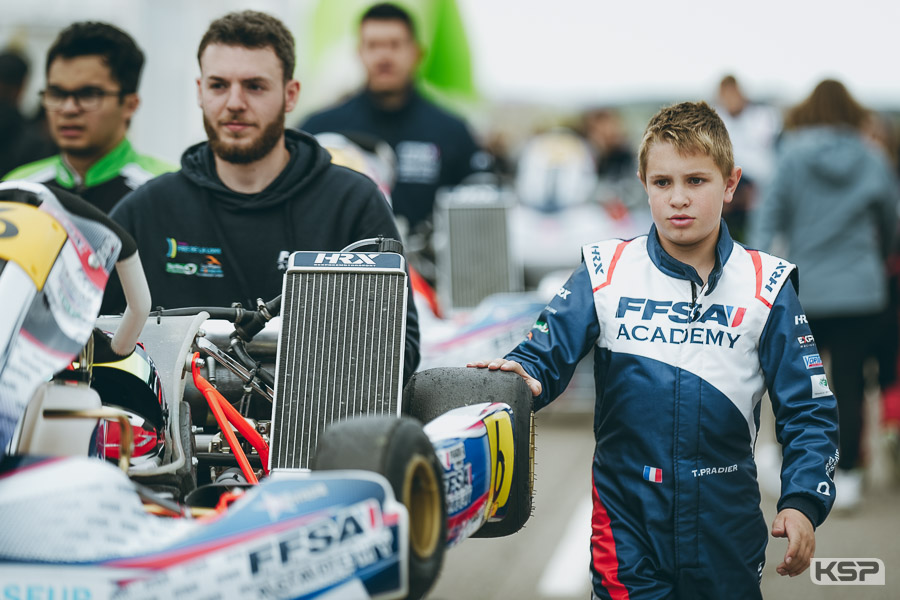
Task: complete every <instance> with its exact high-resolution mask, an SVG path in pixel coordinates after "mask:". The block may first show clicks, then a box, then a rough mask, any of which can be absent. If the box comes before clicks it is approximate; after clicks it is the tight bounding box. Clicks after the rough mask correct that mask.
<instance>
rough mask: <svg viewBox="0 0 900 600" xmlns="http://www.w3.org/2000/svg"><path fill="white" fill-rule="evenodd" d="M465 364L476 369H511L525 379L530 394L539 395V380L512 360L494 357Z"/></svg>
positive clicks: (540, 388)
mask: <svg viewBox="0 0 900 600" xmlns="http://www.w3.org/2000/svg"><path fill="white" fill-rule="evenodd" d="M466 366H467V367H474V368H476V369H489V370H491V371H511V372H513V373H516V374H518V375H519V376H520V377H521V378H522V379H524V380H525V383H526V384H527V385H528V389H530V390H531V395H532V396H540V395H541V390H542V389H543V388H542V387H541V382H540V381H538V380H537V379H535V378H534V377H532V376H531V375H529V374H528V373H526V372H525V369H524V367H522V365H520V364H519V363H517V362H516V361H514V360H506V359H505V358H494V359H491V360H479V361H476V362H470V363H467V364H466Z"/></svg>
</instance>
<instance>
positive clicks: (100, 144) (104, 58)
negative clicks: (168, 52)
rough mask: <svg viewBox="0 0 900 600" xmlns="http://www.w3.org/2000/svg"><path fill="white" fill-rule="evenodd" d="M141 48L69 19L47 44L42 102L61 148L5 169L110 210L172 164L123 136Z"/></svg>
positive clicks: (108, 29) (133, 103)
mask: <svg viewBox="0 0 900 600" xmlns="http://www.w3.org/2000/svg"><path fill="white" fill-rule="evenodd" d="M143 66H144V54H143V52H141V50H140V48H138V47H137V45H136V44H135V43H134V40H133V39H132V38H131V36H129V35H128V34H127V33H125V32H124V31H122V30H121V29H118V28H116V27H113V26H112V25H108V24H106V23H96V22H80V23H74V24H72V25H70V26H69V27H67V28H66V29H64V30H63V31H62V32H60V34H59V36H58V37H57V38H56V40H55V41H54V42H53V45H52V46H51V47H50V50H49V51H48V52H47V67H46V77H47V87H46V89H44V90H43V91H42V92H41V104H42V105H43V107H44V110H45V111H46V114H47V125H48V127H49V130H50V135H51V137H52V138H53V141H54V142H55V143H56V145H57V146H58V147H59V150H60V153H59V154H57V155H55V156H51V157H50V158H45V159H43V160H39V161H36V162H33V163H29V164H27V165H23V166H21V167H19V168H17V169H14V170H13V171H12V172H10V173H8V174H7V175H6V177H5V179H24V180H28V181H36V182H38V183H45V184H50V185H55V186H57V187H60V188H63V189H66V190H69V191H71V192H74V193H76V194H78V195H79V196H81V197H82V198H84V199H85V200H87V201H88V202H90V203H91V204H93V205H94V206H96V207H97V208H99V209H100V210H102V211H103V212H109V211H110V210H111V209H112V208H113V206H115V205H116V203H117V202H118V201H119V200H120V199H121V198H122V197H123V196H124V195H125V194H127V193H128V192H130V191H132V190H134V189H136V188H137V187H138V186H140V185H142V184H144V183H145V182H146V181H148V180H149V179H152V178H153V177H155V176H156V175H159V174H160V173H164V172H167V171H172V170H174V169H175V167H174V166H173V165H169V164H168V163H165V162H162V161H160V160H157V159H155V158H151V157H149V156H144V155H141V154H138V153H137V152H135V150H134V148H133V147H132V146H131V143H130V142H129V141H128V138H126V137H125V136H126V134H127V133H128V126H129V125H130V124H131V119H132V117H133V116H134V114H135V111H136V110H137V108H138V105H139V104H140V98H139V97H138V94H137V89H138V83H139V82H140V78H141V70H142V69H143Z"/></svg>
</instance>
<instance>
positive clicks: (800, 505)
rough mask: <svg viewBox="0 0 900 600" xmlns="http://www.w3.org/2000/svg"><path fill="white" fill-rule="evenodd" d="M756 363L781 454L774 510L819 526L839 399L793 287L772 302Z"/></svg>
mask: <svg viewBox="0 0 900 600" xmlns="http://www.w3.org/2000/svg"><path fill="white" fill-rule="evenodd" d="M760 363H761V365H762V368H763V372H764V373H765V378H766V386H767V388H768V390H769V398H770V399H771V401H772V409H773V410H774V413H775V436H776V438H777V439H778V442H779V443H780V444H781V446H782V452H783V462H782V468H781V499H780V500H779V501H778V510H781V509H783V508H796V509H797V510H800V511H801V512H803V513H804V514H805V515H806V516H807V517H809V519H810V521H812V523H813V525H814V526H818V525H820V524H821V523H822V521H824V520H825V517H826V516H827V515H828V512H829V511H830V510H831V506H832V504H833V503H834V494H835V490H834V482H833V481H832V475H833V474H834V468H835V466H836V465H837V459H838V421H837V402H836V400H835V398H834V395H832V393H831V391H830V390H829V388H828V382H827V380H826V378H825V369H824V368H823V366H822V361H821V360H820V358H819V354H818V350H817V349H816V347H815V343H814V340H813V337H812V333H811V331H810V328H809V325H808V324H807V323H806V316H805V315H804V313H803V308H802V307H801V306H800V301H799V300H798V299H797V293H796V291H795V290H794V287H793V286H792V285H785V286H784V287H782V289H781V291H780V292H779V293H778V296H777V298H776V299H775V302H774V304H773V306H772V310H771V312H770V314H769V320H768V322H767V323H766V326H765V329H764V330H763V334H762V336H761V338H760Z"/></svg>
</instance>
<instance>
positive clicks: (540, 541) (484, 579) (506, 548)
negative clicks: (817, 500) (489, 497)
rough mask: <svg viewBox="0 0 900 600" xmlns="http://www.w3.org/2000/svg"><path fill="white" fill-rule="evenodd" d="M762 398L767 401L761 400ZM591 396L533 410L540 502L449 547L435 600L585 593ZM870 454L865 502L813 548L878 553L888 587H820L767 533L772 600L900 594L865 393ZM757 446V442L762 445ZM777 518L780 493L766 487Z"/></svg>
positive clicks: (827, 529) (897, 494)
mask: <svg viewBox="0 0 900 600" xmlns="http://www.w3.org/2000/svg"><path fill="white" fill-rule="evenodd" d="M763 402H764V403H765V404H764V406H768V399H767V398H764V399H763ZM590 410H591V405H590V401H589V400H587V399H586V398H581V397H570V398H560V399H559V400H557V402H556V403H554V404H553V405H551V406H550V407H548V408H547V409H545V410H543V411H541V412H540V413H538V415H537V418H536V432H537V443H536V461H535V499H534V503H535V508H534V513H533V515H532V516H531V518H530V519H529V521H528V523H527V524H526V526H525V528H524V529H522V530H521V531H520V532H518V533H516V534H515V535H512V536H510V537H507V538H496V539H469V540H466V541H465V542H463V543H462V544H461V545H460V546H457V547H456V548H452V549H450V550H449V551H448V552H447V554H446V557H445V561H444V567H443V570H442V573H441V575H440V578H439V579H438V582H437V585H436V586H435V587H434V589H433V590H432V591H431V593H430V594H429V595H428V598H429V599H430V600H513V599H515V600H529V599H534V600H544V599H548V598H556V599H562V600H567V599H574V598H578V599H579V600H585V599H587V598H589V597H590V592H589V587H588V572H587V569H588V561H589V535H590V521H589V519H590V489H591V487H590V460H591V453H592V451H593V435H592V433H591V412H590ZM867 412H868V425H867V427H868V430H867V433H869V434H872V433H874V435H868V442H867V443H868V449H869V455H870V456H871V461H870V466H869V469H868V473H867V490H866V493H865V497H864V503H863V504H862V505H861V507H860V509H859V510H858V511H857V512H855V513H853V514H838V513H832V515H830V516H829V518H828V520H826V522H825V523H824V524H823V525H822V527H820V528H819V530H818V531H817V534H816V554H815V555H816V556H817V557H821V558H825V557H830V558H879V559H881V560H882V561H883V563H884V566H885V579H886V584H885V585H884V586H846V585H835V586H821V585H816V584H814V583H813V582H812V580H811V578H810V575H809V570H807V571H806V572H804V573H803V574H802V575H799V576H798V577H795V578H790V577H782V576H780V575H778V574H777V573H776V572H775V567H776V566H777V565H778V564H779V563H780V562H781V561H782V559H783V556H784V552H785V550H786V549H787V541H786V540H784V539H775V538H770V540H769V545H768V550H767V558H766V567H765V570H764V572H763V580H762V591H763V596H764V597H765V598H766V599H772V598H775V599H778V598H791V599H796V600H813V599H829V600H830V599H835V600H836V599H845V598H848V599H856V598H861V599H870V598H871V599H875V598H877V599H898V598H900V485H898V483H897V482H898V478H897V475H896V474H895V472H894V471H893V463H892V461H891V460H890V459H889V458H888V453H887V452H888V451H887V444H886V442H885V440H884V438H883V436H882V435H880V431H879V429H878V426H877V417H878V414H877V413H878V402H877V396H875V395H874V394H870V397H869V398H868V400H867ZM772 427H773V425H772V422H771V413H769V414H767V413H766V412H765V411H764V412H763V419H762V426H761V430H760V438H759V440H760V441H759V444H765V443H772V442H771V441H770V440H773V439H774V433H772V429H771V428H772ZM759 447H760V446H759V445H758V448H759ZM762 496H763V499H762V505H763V513H764V514H765V517H766V520H767V522H768V523H769V525H770V526H771V523H772V519H773V518H774V517H775V503H776V500H777V499H776V498H775V497H773V496H772V495H769V494H768V493H767V492H766V490H765V488H763V495H762Z"/></svg>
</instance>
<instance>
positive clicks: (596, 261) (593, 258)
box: [591, 248, 603, 275]
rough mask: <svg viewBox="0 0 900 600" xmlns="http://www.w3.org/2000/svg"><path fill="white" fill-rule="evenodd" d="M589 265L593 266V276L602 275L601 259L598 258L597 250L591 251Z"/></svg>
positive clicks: (598, 252)
mask: <svg viewBox="0 0 900 600" xmlns="http://www.w3.org/2000/svg"><path fill="white" fill-rule="evenodd" d="M591 264H593V265H594V275H599V274H601V273H603V259H602V258H600V250H598V249H597V248H594V249H593V250H591Z"/></svg>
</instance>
